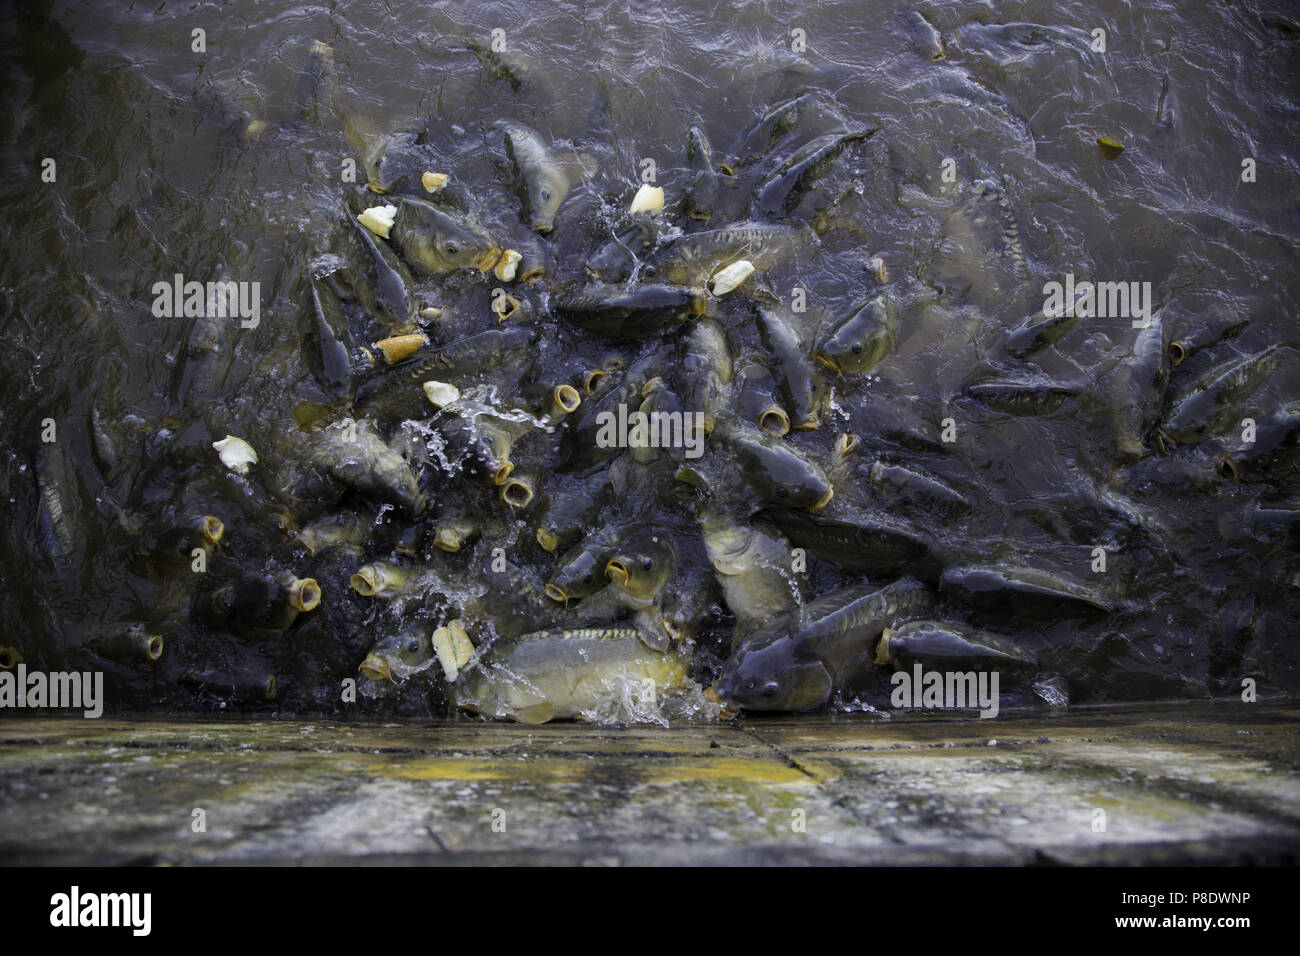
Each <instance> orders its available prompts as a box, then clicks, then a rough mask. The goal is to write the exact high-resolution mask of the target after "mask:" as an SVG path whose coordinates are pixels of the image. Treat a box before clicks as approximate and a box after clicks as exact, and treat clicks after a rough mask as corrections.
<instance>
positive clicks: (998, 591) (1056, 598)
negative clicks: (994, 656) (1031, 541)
mask: <svg viewBox="0 0 1300 956" xmlns="http://www.w3.org/2000/svg"><path fill="white" fill-rule="evenodd" d="M939 589H940V590H941V591H942V592H943V593H944V594H948V595H951V596H952V597H953V598H955V599H957V600H959V601H961V602H962V603H964V604H968V605H970V606H971V607H972V608H974V609H975V610H977V611H980V612H981V613H984V614H989V615H993V616H998V617H1004V618H1009V619H1011V620H1015V619H1017V618H1034V619H1035V620H1053V619H1056V618H1087V617H1098V616H1101V615H1105V614H1110V613H1111V612H1112V611H1114V610H1115V605H1114V604H1113V603H1112V602H1111V601H1109V600H1107V599H1106V598H1105V597H1103V596H1102V595H1101V594H1099V593H1097V592H1096V591H1094V590H1093V589H1091V588H1087V587H1084V586H1083V585H1080V584H1076V583H1074V582H1073V581H1067V580H1065V579H1064V578H1061V577H1058V576H1056V575H1054V574H1049V573H1047V572H1044V571H1038V570H1035V569H1033V568H1020V567H1003V566H998V565H985V566H981V565H962V566H952V567H949V568H946V569H945V570H944V572H943V576H942V578H941V579H940V581H939Z"/></svg>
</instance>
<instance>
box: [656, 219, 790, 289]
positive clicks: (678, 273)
mask: <svg viewBox="0 0 1300 956" xmlns="http://www.w3.org/2000/svg"><path fill="white" fill-rule="evenodd" d="M800 235H801V234H800V232H799V231H798V230H796V229H794V228H792V227H790V226H779V225H772V224H769V223H763V222H755V221H745V222H738V223H735V224H734V225H730V226H724V227H722V228H720V229H707V230H704V231H701V232H694V233H690V234H689V235H684V236H679V237H678V238H676V239H673V240H671V241H669V242H667V243H664V245H663V246H661V247H660V249H659V250H658V251H657V252H656V253H655V255H654V258H653V259H652V260H651V265H652V266H653V267H654V274H655V276H656V278H657V279H659V280H660V281H665V282H673V283H677V284H681V285H703V284H704V282H706V281H707V280H708V279H709V278H710V277H711V276H712V275H713V274H714V273H715V272H717V271H718V269H720V268H721V267H723V266H725V265H728V264H729V263H732V262H735V261H737V260H740V259H746V260H748V261H749V262H750V263H752V264H753V266H754V268H755V269H757V270H759V271H763V270H764V269H767V268H769V267H771V266H772V265H774V264H775V263H777V262H779V261H781V260H782V259H784V258H785V257H786V256H788V255H790V254H791V253H792V252H793V251H794V250H795V247H796V246H797V245H798V243H799V238H800ZM808 241H809V242H810V243H811V242H812V241H813V240H812V239H809V240H808Z"/></svg>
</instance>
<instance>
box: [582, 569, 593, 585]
mask: <svg viewBox="0 0 1300 956" xmlns="http://www.w3.org/2000/svg"><path fill="white" fill-rule="evenodd" d="M592 580H593V578H592V574H591V572H590V571H588V572H587V573H586V574H584V575H583V576H582V583H583V584H590V583H591V582H592Z"/></svg>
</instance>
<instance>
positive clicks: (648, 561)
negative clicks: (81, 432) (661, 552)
mask: <svg viewBox="0 0 1300 956" xmlns="http://www.w3.org/2000/svg"><path fill="white" fill-rule="evenodd" d="M654 566H655V563H654V561H653V560H651V559H650V558H646V559H645V560H644V561H642V562H641V567H643V568H645V569H646V570H647V571H649V570H650V569H651V568H653V567H654Z"/></svg>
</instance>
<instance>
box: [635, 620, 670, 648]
mask: <svg viewBox="0 0 1300 956" xmlns="http://www.w3.org/2000/svg"><path fill="white" fill-rule="evenodd" d="M636 636H637V637H639V638H640V639H641V643H642V644H644V645H645V646H646V647H648V648H650V650H652V651H656V652H658V653H660V654H662V653H663V652H664V651H666V650H668V645H669V644H670V643H671V641H670V639H669V637H668V632H667V631H666V630H664V628H663V627H662V626H649V625H643V626H641V627H638V628H637V629H636Z"/></svg>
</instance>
